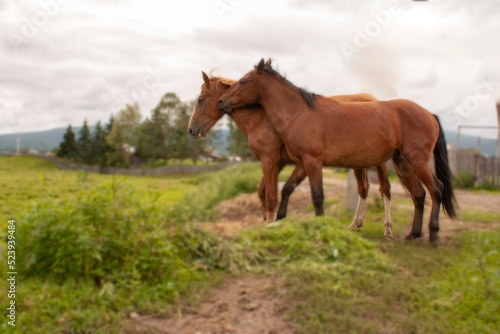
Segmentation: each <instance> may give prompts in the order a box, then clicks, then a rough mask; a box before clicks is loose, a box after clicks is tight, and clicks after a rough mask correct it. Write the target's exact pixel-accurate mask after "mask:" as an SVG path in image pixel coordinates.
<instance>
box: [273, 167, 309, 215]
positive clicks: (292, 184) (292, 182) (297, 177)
mask: <svg viewBox="0 0 500 334" xmlns="http://www.w3.org/2000/svg"><path fill="white" fill-rule="evenodd" d="M306 176H307V174H306V170H305V168H304V166H299V165H297V166H295V169H294V170H293V172H292V175H291V176H290V178H289V179H288V180H287V181H286V183H285V184H284V185H283V189H281V202H280V206H279V209H278V217H277V218H278V220H279V219H283V218H285V217H286V210H287V206H288V200H289V199H290V195H291V194H292V193H293V191H294V190H295V188H296V187H297V186H298V185H299V184H300V183H301V182H302V181H303V180H304V179H305V177H306Z"/></svg>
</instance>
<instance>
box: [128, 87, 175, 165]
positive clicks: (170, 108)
mask: <svg viewBox="0 0 500 334" xmlns="http://www.w3.org/2000/svg"><path fill="white" fill-rule="evenodd" d="M180 103H181V101H180V99H179V97H178V96H177V95H176V94H175V93H166V94H165V95H163V96H162V98H161V99H160V101H159V102H158V104H157V106H156V107H155V108H154V109H153V110H152V111H151V117H150V118H148V119H146V120H144V122H143V123H142V124H141V126H140V129H139V140H138V144H137V155H139V156H140V157H141V158H142V159H144V160H148V161H156V160H158V159H164V160H165V161H167V160H168V158H169V151H168V136H169V131H170V119H171V117H172V114H173V113H174V110H175V109H176V108H177V105H178V104H180Z"/></svg>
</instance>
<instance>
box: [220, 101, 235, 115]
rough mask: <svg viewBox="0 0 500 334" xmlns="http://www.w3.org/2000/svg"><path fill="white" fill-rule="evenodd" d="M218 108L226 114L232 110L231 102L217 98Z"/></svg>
mask: <svg viewBox="0 0 500 334" xmlns="http://www.w3.org/2000/svg"><path fill="white" fill-rule="evenodd" d="M219 109H220V110H222V111H223V112H225V113H226V114H229V113H231V112H232V111H233V103H231V102H230V101H228V100H226V101H224V100H222V99H220V100H219Z"/></svg>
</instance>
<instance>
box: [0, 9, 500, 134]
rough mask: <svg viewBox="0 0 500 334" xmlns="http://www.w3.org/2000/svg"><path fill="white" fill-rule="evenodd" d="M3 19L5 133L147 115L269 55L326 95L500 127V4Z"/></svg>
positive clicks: (77, 12) (446, 121) (71, 13)
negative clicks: (132, 106) (400, 103)
mask: <svg viewBox="0 0 500 334" xmlns="http://www.w3.org/2000/svg"><path fill="white" fill-rule="evenodd" d="M0 27H1V31H2V32H3V33H2V41H3V43H0V48H1V52H0V60H1V64H2V76H0V80H1V81H0V87H2V89H0V112H1V113H2V115H6V117H5V118H4V122H2V124H0V134H7V133H17V132H32V131H43V130H50V129H53V128H58V127H66V126H67V125H68V124H72V125H73V126H80V125H81V124H82V123H83V121H84V119H87V120H88V122H89V124H95V123H96V122H97V121H99V120H100V121H102V122H107V120H108V119H109V117H110V115H111V113H116V112H117V111H118V110H119V109H120V108H122V107H123V106H125V104H126V103H132V102H134V101H137V102H138V103H139V105H140V107H141V112H142V115H143V116H144V117H147V116H149V114H150V111H151V109H152V108H154V106H155V105H156V104H157V102H158V101H159V100H160V98H161V96H163V94H165V93H166V92H175V93H177V94H178V95H179V96H180V98H181V99H182V100H184V101H187V100H191V99H195V98H196V97H197V95H198V94H199V91H200V86H201V84H202V82H203V81H202V78H201V71H205V72H207V73H208V72H210V71H211V70H215V73H217V74H218V75H221V76H224V77H227V78H232V79H238V78H239V77H241V76H243V75H244V74H245V73H246V72H248V71H249V70H250V69H251V68H252V66H253V65H255V64H256V63H257V62H258V61H259V60H260V58H265V59H267V58H272V59H273V66H274V67H275V68H276V69H277V70H278V71H279V72H280V73H281V74H284V75H286V76H287V78H288V79H289V80H290V81H292V82H293V83H294V84H296V85H297V86H299V87H303V88H305V89H307V90H310V91H312V92H315V93H318V94H321V95H339V94H356V93H369V94H372V95H374V96H375V97H377V98H378V99H381V100H386V99H394V98H405V99H409V100H412V101H414V102H416V103H418V104H420V105H421V106H423V107H424V108H426V109H428V110H429V111H430V112H432V113H435V114H438V115H439V116H440V118H441V121H442V123H443V127H444V128H445V129H446V130H451V131H456V129H457V126H458V125H489V126H497V125H498V123H497V116H496V109H495V101H498V100H500V45H499V44H498V42H497V41H498V36H499V35H500V3H499V2H498V1H495V0H479V1H476V2H474V3H470V1H466V0H458V1H457V0H455V1H452V0H445V1H432V0H431V1H426V2H423V1H417V2H411V1H360V0H340V1H335V2H334V3H332V2H331V1H326V0H319V1H315V2H313V3H307V4H304V3H302V2H300V1H298V0H281V1H276V2H273V3H269V2H264V1H261V0H258V1H245V0H215V1H201V0H200V1H191V2H179V3H165V4H156V3H154V2H153V1H151V0H145V1H141V2H139V1H136V0H100V1H97V0H89V1H86V2H83V1H81V0H42V1H40V2H30V1H27V0H21V1H13V0H0ZM464 133H466V134H470V135H481V136H484V137H489V138H496V136H497V133H498V131H497V130H467V131H465V132H464Z"/></svg>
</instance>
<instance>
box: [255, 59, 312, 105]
mask: <svg viewBox="0 0 500 334" xmlns="http://www.w3.org/2000/svg"><path fill="white" fill-rule="evenodd" d="M264 72H266V73H268V74H270V75H272V76H273V77H276V78H280V79H281V80H283V81H285V82H287V83H289V84H290V85H292V86H293V87H295V88H297V89H298V90H299V93H300V96H302V98H303V99H304V101H305V103H306V104H307V105H308V106H309V107H311V108H315V107H316V105H315V104H314V100H315V97H316V96H318V95H317V94H314V93H311V92H308V91H307V90H305V89H303V88H300V87H297V86H295V85H294V84H293V83H291V82H290V81H289V80H288V79H287V78H285V77H284V76H282V75H281V74H279V73H278V72H277V71H275V70H274V69H273V68H272V67H265V68H264Z"/></svg>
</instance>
